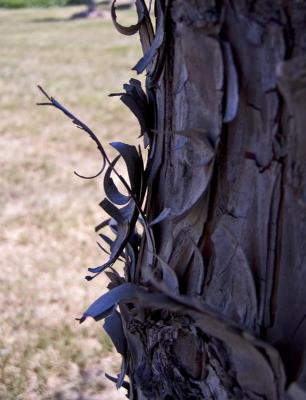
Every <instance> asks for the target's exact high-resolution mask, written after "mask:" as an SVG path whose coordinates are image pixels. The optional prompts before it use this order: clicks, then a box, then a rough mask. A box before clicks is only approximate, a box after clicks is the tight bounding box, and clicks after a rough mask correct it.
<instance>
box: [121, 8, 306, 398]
mask: <svg viewBox="0 0 306 400" xmlns="http://www.w3.org/2000/svg"><path fill="white" fill-rule="evenodd" d="M164 7H165V8H164V12H165V18H166V22H165V36H166V39H165V40H166V53H165V56H164V61H163V62H164V70H163V74H162V76H161V78H160V80H159V81H158V87H157V88H156V89H155V94H156V99H157V131H158V135H157V136H156V137H155V138H154V141H155V144H154V145H155V149H154V154H152V155H151V157H152V160H153V161H152V163H153V169H154V178H152V183H151V184H150V187H149V198H148V202H147V213H148V215H149V219H153V218H154V217H155V216H156V215H158V213H159V212H160V211H161V210H162V209H163V208H165V207H167V208H170V209H171V216H170V217H169V218H167V219H166V220H164V221H163V222H161V223H160V224H159V225H158V226H157V227H156V228H155V229H154V236H155V239H156V242H157V253H158V254H159V256H160V257H161V258H162V259H163V260H164V261H165V262H166V263H167V264H168V265H169V267H170V268H171V269H172V270H173V271H174V272H175V274H176V276H177V279H178V284H179V289H178V291H179V293H180V294H181V295H186V296H188V297H189V298H190V297H195V298H197V299H201V300H203V302H204V303H205V305H209V306H211V309H213V310H214V313H213V314H214V318H216V320H218V322H220V321H222V322H220V323H221V324H222V323H223V324H224V326H223V328H222V327H221V326H219V327H215V326H213V325H214V321H211V322H205V318H203V319H202V317H201V314H199V315H198V314H196V313H195V314H194V313H193V312H191V313H190V310H189V311H188V306H186V315H188V316H189V317H188V318H187V317H186V315H185V316H184V315H178V314H177V313H173V312H171V311H166V310H162V311H159V312H158V313H156V312H155V313H152V312H149V311H147V312H146V313H145V318H144V321H143V322H139V321H137V323H136V321H135V320H133V321H131V322H130V323H129V325H128V330H129V332H130V334H131V335H132V336H133V340H136V342H137V344H136V345H135V347H136V348H137V351H136V353H135V355H134V354H132V353H131V364H130V366H131V370H130V377H131V378H132V382H134V383H135V385H136V387H137V389H136V392H137V396H135V397H136V398H139V399H202V398H203V399H216V400H217V399H218V400H222V399H269V400H272V399H281V398H284V396H285V390H286V388H287V387H288V385H289V384H290V383H292V382H299V383H300V385H301V386H302V385H305V383H306V364H305V359H304V358H303V355H304V350H305V342H306V318H305V316H306V305H305V304H306V302H305V300H306V292H305V282H306V241H305V239H306V213H305V206H306V164H305V162H306V134H305V133H306V132H305V129H306V118H305V110H306V78H305V76H306V52H305V50H306V3H305V2H300V1H291V2H285V1H283V2H281V1H233V2H230V1H196V0H173V1H172V2H169V4H168V5H167V4H166V5H165V4H164ZM201 256H202V257H203V258H202V257H201ZM145 263H146V251H144V253H143V255H142V257H141V258H140V260H139V262H138V267H139V270H140V272H139V273H140V283H141V284H143V285H147V284H148V280H149V279H148V277H147V276H146V273H145V272H146V268H145ZM156 268H157V267H156ZM210 324H211V325H210ZM208 325H210V326H208ZM222 330H223V332H222ZM227 330H229V331H230V332H228V331H227ZM247 332H248V333H247ZM249 333H250V335H249ZM298 391H300V394H298ZM289 392H290V393H292V394H291V398H292V399H302V398H303V399H305V398H306V392H302V389H301V388H298V386H295V385H293V386H291V389H290V391H289ZM287 396H289V398H290V394H287ZM298 396H300V397H298Z"/></svg>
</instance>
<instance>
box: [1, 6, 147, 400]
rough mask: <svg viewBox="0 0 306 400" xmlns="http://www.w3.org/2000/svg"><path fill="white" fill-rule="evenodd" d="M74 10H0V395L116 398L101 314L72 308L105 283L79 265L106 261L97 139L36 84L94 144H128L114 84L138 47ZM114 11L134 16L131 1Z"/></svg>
mask: <svg viewBox="0 0 306 400" xmlns="http://www.w3.org/2000/svg"><path fill="white" fill-rule="evenodd" d="M81 9H82V8H75V7H74V8H55V9H44V10H43V9H27V10H19V11H9V10H0V54H1V56H0V116H1V117H0V163H1V174H0V188H1V197H0V201H1V208H0V209H1V222H0V227H1V228H0V254H1V269H0V305H1V321H0V399H1V400H16V399H18V400H20V399H22V400H23V399H24V400H44V399H50V400H51V399H55V400H74V399H79V400H81V399H82V400H97V399H100V400H103V399H122V398H125V397H124V396H123V394H122V393H118V392H117V391H116V390H115V389H114V388H113V384H111V383H108V381H106V380H105V378H104V371H105V370H106V371H110V372H113V373H114V372H116V371H117V370H118V367H119V363H120V360H119V359H118V357H117V356H116V355H115V354H114V353H113V352H112V347H111V344H110V341H109V340H108V338H107V337H106V336H105V334H104V333H103V330H102V328H101V324H100V323H95V322H94V321H92V320H88V321H86V322H85V323H84V324H83V325H79V324H78V323H77V322H76V321H75V317H79V316H80V315H81V313H82V311H83V310H84V309H85V308H86V307H87V306H88V305H89V304H90V303H91V302H92V301H93V300H95V298H96V297H97V296H99V295H100V294H102V293H103V292H104V291H105V287H106V284H107V280H106V278H105V277H103V276H100V277H99V278H97V279H96V280H94V281H92V282H89V283H88V282H86V281H85V280H84V276H85V275H86V268H87V267H88V266H93V265H97V264H99V263H101V262H103V260H105V258H104V255H103V253H101V251H100V250H99V248H98V247H97V245H96V240H97V237H96V234H95V232H94V227H95V226H96V225H97V224H98V223H99V222H100V221H101V219H102V218H103V214H102V211H101V210H100V209H99V207H98V203H99V202H100V201H101V199H102V198H103V190H102V179H101V178H98V179H96V180H92V181H87V180H82V179H79V178H78V177H76V176H75V175H74V174H73V171H74V170H77V171H78V172H80V173H82V174H94V173H95V172H96V171H97V170H98V169H99V167H100V158H99V154H98V151H97V149H96V146H95V144H94V143H93V142H91V141H90V140H89V139H88V138H87V137H86V135H85V134H83V133H82V132H81V131H80V130H78V129H76V128H75V127H74V126H73V125H72V124H71V122H70V121H69V120H67V118H66V117H65V116H64V115H62V114H60V113H59V112H58V111H56V110H55V109H52V108H50V107H45V108H43V107H41V108H39V107H37V106H36V105H35V103H36V102H38V101H41V100H43V99H42V96H41V94H40V93H39V92H38V90H37V88H36V85H37V84H40V85H42V86H43V87H44V88H45V89H46V90H47V91H48V92H49V93H50V94H51V95H53V96H54V97H55V98H57V99H58V100H59V101H61V102H62V103H63V104H65V105H66V106H67V107H68V108H69V109H70V110H71V111H73V112H74V113H75V114H77V115H78V116H80V117H81V118H82V119H83V120H84V121H86V122H87V123H88V124H89V125H90V126H91V127H92V128H93V129H94V130H95V132H96V133H97V134H98V136H99V137H100V139H101V140H102V141H103V143H108V142H110V141H112V140H122V141H127V142H129V143H131V142H136V137H137V136H138V133H139V131H138V128H137V125H136V122H135V120H134V118H133V116H132V115H131V114H130V113H129V112H128V110H127V109H125V107H124V106H123V105H122V104H121V103H120V101H119V100H118V98H108V97H107V95H108V94H109V93H110V92H116V91H121V88H122V84H123V83H124V82H126V81H127V80H128V79H129V78H130V77H131V76H133V73H132V72H131V71H130V68H131V67H132V66H133V65H134V64H135V63H136V61H137V59H138V57H139V55H140V53H139V51H140V49H139V46H138V38H136V37H135V38H134V37H122V36H121V35H119V34H118V33H117V32H116V31H115V29H114V28H113V26H112V23H111V21H110V20H109V19H105V20H103V19H96V20H77V21H67V18H68V17H69V16H70V15H72V14H73V13H75V12H77V11H79V10H81ZM121 18H122V21H124V22H125V23H128V22H134V15H133V13H132V11H122V14H121Z"/></svg>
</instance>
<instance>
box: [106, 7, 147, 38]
mask: <svg viewBox="0 0 306 400" xmlns="http://www.w3.org/2000/svg"><path fill="white" fill-rule="evenodd" d="M111 17H112V21H113V24H114V26H115V28H116V29H117V31H118V32H119V33H121V34H122V35H126V36H132V35H135V33H137V32H138V30H139V28H140V26H141V24H142V21H143V18H144V15H142V16H141V17H140V19H139V20H138V22H137V24H135V25H130V26H123V25H121V24H119V23H118V22H117V14H116V0H114V1H113V2H112V5H111Z"/></svg>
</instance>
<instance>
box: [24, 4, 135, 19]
mask: <svg viewBox="0 0 306 400" xmlns="http://www.w3.org/2000/svg"><path fill="white" fill-rule="evenodd" d="M104 3H105V2H104ZM99 4H102V2H101V3H99ZM131 7H132V4H131V3H123V4H118V5H117V6H116V9H117V10H128V9H129V8H131ZM95 18H104V19H108V18H109V10H107V11H105V10H99V9H95V10H93V11H88V10H84V11H80V12H78V13H75V14H72V15H71V16H70V17H68V18H54V17H49V18H37V19H33V20H31V22H37V23H45V22H46V23H48V22H67V21H75V20H79V19H95Z"/></svg>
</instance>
